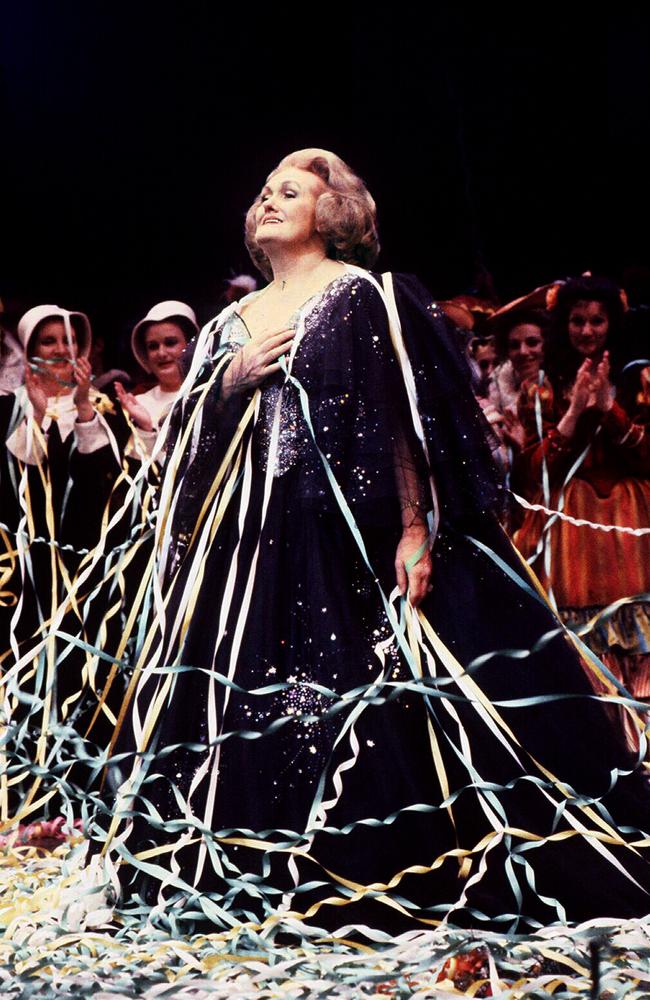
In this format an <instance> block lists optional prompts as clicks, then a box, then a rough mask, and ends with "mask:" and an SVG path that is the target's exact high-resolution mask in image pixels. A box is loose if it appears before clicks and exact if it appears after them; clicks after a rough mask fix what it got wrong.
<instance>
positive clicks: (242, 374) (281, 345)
mask: <svg viewBox="0 0 650 1000" xmlns="http://www.w3.org/2000/svg"><path fill="white" fill-rule="evenodd" d="M295 332H296V331H295V329H294V328H293V327H285V328H284V329H283V330H270V331H269V332H268V333H265V334H262V336H260V337H256V338H255V339H254V340H250V341H249V342H248V343H247V344H246V345H245V346H244V347H242V349H241V351H238V353H237V354H236V355H235V356H234V358H233V359H232V361H231V363H230V364H229V365H228V368H227V369H226V372H225V374H224V377H223V382H222V389H221V395H222V398H223V399H224V400H225V399H228V398H229V397H230V396H234V395H237V394H238V393H241V392H246V391H247V390H248V389H255V388H256V387H257V386H258V385H260V384H261V383H262V382H263V381H264V379H266V378H268V377H269V375H273V374H274V372H277V371H279V370H280V367H281V365H280V360H279V359H280V358H281V357H282V355H283V354H286V353H287V351H288V350H289V349H290V348H291V343H292V341H293V338H294V335H295Z"/></svg>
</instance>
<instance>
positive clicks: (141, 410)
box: [115, 382, 154, 431]
mask: <svg viewBox="0 0 650 1000" xmlns="http://www.w3.org/2000/svg"><path fill="white" fill-rule="evenodd" d="M115 395H116V396H117V398H118V399H119V401H120V405H121V406H122V409H123V410H126V412H127V413H128V415H129V416H130V418H131V420H132V421H133V423H134V424H135V425H136V427H139V428H140V430H141V431H152V430H153V429H154V427H153V421H152V419H151V414H150V413H149V411H148V410H147V408H146V407H145V406H143V404H142V403H139V402H138V397H137V396H134V395H133V393H132V392H127V391H126V389H125V388H124V386H123V385H122V383H121V382H116V383H115Z"/></svg>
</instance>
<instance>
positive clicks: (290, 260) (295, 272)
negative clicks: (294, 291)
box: [269, 246, 334, 292]
mask: <svg viewBox="0 0 650 1000" xmlns="http://www.w3.org/2000/svg"><path fill="white" fill-rule="evenodd" d="M269 259H270V261H271V269H272V271H273V282H272V283H273V287H274V288H275V289H276V291H278V292H283V291H285V290H286V289H289V288H291V287H293V286H295V285H296V284H298V283H300V284H304V282H305V280H309V279H310V278H314V277H315V276H316V274H317V273H318V272H319V271H320V270H324V269H325V268H326V267H328V266H329V265H331V264H333V263H334V261H332V260H330V258H329V257H327V256H326V254H325V251H324V249H323V248H322V247H321V246H318V247H314V248H310V249H306V250H305V249H302V250H301V251H300V252H296V251H295V250H291V248H286V249H283V248H278V250H277V251H276V252H275V253H273V254H272V255H271V254H269Z"/></svg>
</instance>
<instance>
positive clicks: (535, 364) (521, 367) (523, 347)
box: [508, 323, 544, 382]
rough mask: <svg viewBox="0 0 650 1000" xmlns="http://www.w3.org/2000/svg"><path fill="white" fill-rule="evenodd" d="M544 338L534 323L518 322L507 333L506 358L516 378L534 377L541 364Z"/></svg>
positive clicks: (520, 379)
mask: <svg viewBox="0 0 650 1000" xmlns="http://www.w3.org/2000/svg"><path fill="white" fill-rule="evenodd" d="M543 358H544V338H543V336H542V331H541V330H540V328H539V327H538V326H537V325H536V324H535V323H518V324H517V326H513V328H512V330H510V332H509V333H508V359H509V360H510V361H511V362H512V367H513V370H514V373H515V375H516V377H517V379H518V380H519V381H520V382H523V380H524V379H527V378H534V377H535V375H537V373H538V371H539V369H540V368H541V366H542V361H543Z"/></svg>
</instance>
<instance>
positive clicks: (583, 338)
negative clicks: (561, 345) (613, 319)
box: [568, 302, 609, 358]
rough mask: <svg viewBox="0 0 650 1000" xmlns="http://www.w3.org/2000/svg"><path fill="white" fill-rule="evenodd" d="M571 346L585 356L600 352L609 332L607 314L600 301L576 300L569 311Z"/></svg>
mask: <svg viewBox="0 0 650 1000" xmlns="http://www.w3.org/2000/svg"><path fill="white" fill-rule="evenodd" d="M568 332H569V340H570V342H571V346H572V347H573V348H574V350H576V351H577V352H578V354H582V356H583V357H585V358H592V357H597V356H598V355H600V354H602V352H603V348H604V347H605V341H606V340H607V334H608V332H609V316H608V315H607V312H606V310H605V307H604V306H603V304H602V303H601V302H576V303H575V305H573V306H572V307H571V310H570V312H569V321H568Z"/></svg>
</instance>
